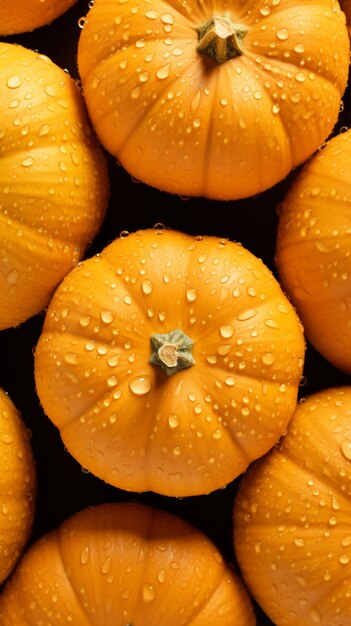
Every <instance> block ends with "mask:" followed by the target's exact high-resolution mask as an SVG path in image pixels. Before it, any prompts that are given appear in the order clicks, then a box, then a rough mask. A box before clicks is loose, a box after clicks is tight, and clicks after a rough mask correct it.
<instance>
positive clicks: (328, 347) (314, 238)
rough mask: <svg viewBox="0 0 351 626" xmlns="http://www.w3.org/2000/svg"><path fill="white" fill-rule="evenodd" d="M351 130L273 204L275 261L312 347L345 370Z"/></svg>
mask: <svg viewBox="0 0 351 626" xmlns="http://www.w3.org/2000/svg"><path fill="white" fill-rule="evenodd" d="M349 159H351V132H350V131H348V132H345V133H342V134H340V135H338V136H336V137H334V138H333V139H332V140H330V141H329V143H328V144H327V145H326V147H325V148H324V149H323V150H321V151H320V152H317V154H316V155H315V156H314V158H313V159H311V160H310V161H309V163H308V164H306V166H305V167H304V168H303V170H302V171H301V172H300V174H299V176H298V177H297V178H296V180H295V181H294V184H293V185H292V186H291V188H290V189H289V191H288V193H287V195H286V197H285V198H284V200H283V201H282V203H281V205H280V207H279V226H278V236H277V244H276V266H277V269H278V273H279V277H280V280H281V283H282V284H283V287H284V289H285V291H286V293H287V294H288V295H289V297H290V298H291V300H292V302H293V304H294V306H295V307H296V309H297V311H298V313H299V316H300V318H301V320H302V322H303V325H304V328H305V333H306V336H307V338H308V339H309V340H310V342H311V343H312V344H313V345H314V347H315V348H316V349H317V350H318V351H319V352H320V353H321V354H322V355H323V356H324V357H325V358H326V359H327V360H328V361H330V362H331V363H332V364H333V365H335V366H336V367H337V368H339V369H341V370H344V371H345V372H348V373H351V325H350V306H351V286H350V277H351V256H350V245H351V227H350V211H351V185H350V175H349V167H348V160H349Z"/></svg>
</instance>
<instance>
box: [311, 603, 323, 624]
mask: <svg viewBox="0 0 351 626" xmlns="http://www.w3.org/2000/svg"><path fill="white" fill-rule="evenodd" d="M310 618H311V620H312V622H313V624H320V623H321V621H322V615H321V614H320V612H319V611H318V609H316V607H314V608H313V609H311V610H310Z"/></svg>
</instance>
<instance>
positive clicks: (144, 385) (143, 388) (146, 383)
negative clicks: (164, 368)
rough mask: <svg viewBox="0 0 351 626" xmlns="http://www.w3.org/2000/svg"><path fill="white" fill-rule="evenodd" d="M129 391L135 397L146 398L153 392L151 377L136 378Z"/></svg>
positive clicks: (131, 382) (132, 381) (133, 379)
mask: <svg viewBox="0 0 351 626" xmlns="http://www.w3.org/2000/svg"><path fill="white" fill-rule="evenodd" d="M129 389H130V390H131V392H132V393H133V394H134V395H135V396H144V395H145V394H147V393H149V391H150V390H151V378H150V376H135V377H134V378H132V380H131V381H130V383H129Z"/></svg>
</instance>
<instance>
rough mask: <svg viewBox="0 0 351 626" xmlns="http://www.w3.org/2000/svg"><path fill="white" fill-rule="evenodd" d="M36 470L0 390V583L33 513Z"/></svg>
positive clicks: (20, 424) (24, 437) (14, 412)
mask: <svg viewBox="0 0 351 626" xmlns="http://www.w3.org/2000/svg"><path fill="white" fill-rule="evenodd" d="M35 496H36V470H35V465H34V458H33V453H32V449H31V446H30V441H29V432H28V431H27V429H26V427H25V424H24V422H23V420H22V418H21V416H20V414H19V412H18V410H17V409H16V407H15V406H14V404H13V402H12V400H11V399H10V398H9V396H8V395H7V394H6V393H5V392H4V391H3V390H1V389H0V582H3V581H4V580H5V578H6V577H7V576H8V575H9V574H10V572H11V571H12V569H13V567H14V566H15V564H16V562H17V561H18V559H19V557H20V555H21V553H22V551H23V549H24V546H25V544H26V542H27V540H28V539H29V535H30V532H31V528H32V523H33V518H34V512H35Z"/></svg>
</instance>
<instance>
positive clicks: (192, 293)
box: [186, 287, 197, 302]
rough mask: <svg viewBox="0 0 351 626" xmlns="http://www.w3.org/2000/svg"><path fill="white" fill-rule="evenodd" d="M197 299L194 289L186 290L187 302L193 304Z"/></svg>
mask: <svg viewBox="0 0 351 626" xmlns="http://www.w3.org/2000/svg"><path fill="white" fill-rule="evenodd" d="M196 298H197V291H196V289H195V288H194V287H192V288H190V289H187V290H186V299H187V300H188V302H195V300H196Z"/></svg>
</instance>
